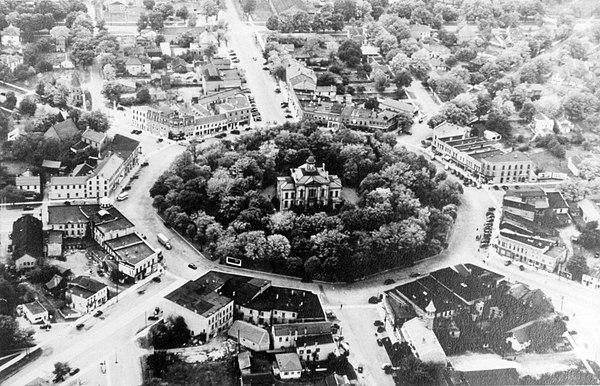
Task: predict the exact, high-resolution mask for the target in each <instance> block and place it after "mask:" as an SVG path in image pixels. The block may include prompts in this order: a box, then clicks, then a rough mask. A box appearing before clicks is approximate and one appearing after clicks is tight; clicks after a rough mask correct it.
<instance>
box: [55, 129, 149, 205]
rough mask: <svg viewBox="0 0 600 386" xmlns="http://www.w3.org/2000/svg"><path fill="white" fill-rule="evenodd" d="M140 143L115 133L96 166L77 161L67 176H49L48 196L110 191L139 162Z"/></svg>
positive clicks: (59, 197) (61, 197) (87, 195)
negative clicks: (92, 166) (76, 164)
mask: <svg viewBox="0 0 600 386" xmlns="http://www.w3.org/2000/svg"><path fill="white" fill-rule="evenodd" d="M141 151H142V149H141V148H140V143H139V142H138V141H136V140H134V139H131V138H129V137H126V136H123V135H120V134H117V135H115V136H114V138H113V139H112V142H110V143H109V144H108V145H107V146H106V147H105V148H104V151H103V152H102V153H100V159H99V160H98V164H97V166H96V167H94V168H91V167H90V166H89V165H87V164H81V165H78V166H77V167H76V168H75V169H74V170H73V172H72V173H71V175H70V176H54V177H52V178H51V179H50V194H49V198H50V199H51V200H64V199H81V198H101V197H108V196H110V195H111V194H112V192H113V191H114V190H115V188H116V187H117V186H118V184H119V183H120V181H121V180H122V179H123V178H124V177H125V176H126V175H127V173H129V171H130V170H131V169H133V168H134V167H135V166H136V165H137V164H138V163H139V155H140V153H141Z"/></svg>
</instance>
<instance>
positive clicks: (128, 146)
mask: <svg viewBox="0 0 600 386" xmlns="http://www.w3.org/2000/svg"><path fill="white" fill-rule="evenodd" d="M139 146H140V143H139V141H136V140H135V139H133V138H129V137H126V136H124V135H121V134H116V135H115V137H114V138H113V140H112V142H111V143H110V144H109V145H108V146H107V147H106V149H104V151H103V152H102V154H103V155H106V154H108V152H112V153H113V154H117V155H119V156H120V157H121V158H123V159H124V160H126V159H127V158H129V156H130V155H131V153H133V152H134V151H135V150H136V149H137V148H138V147H139Z"/></svg>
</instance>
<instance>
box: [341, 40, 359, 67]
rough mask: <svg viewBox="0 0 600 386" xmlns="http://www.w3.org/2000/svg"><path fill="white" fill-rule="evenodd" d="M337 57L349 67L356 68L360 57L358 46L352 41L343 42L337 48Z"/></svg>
mask: <svg viewBox="0 0 600 386" xmlns="http://www.w3.org/2000/svg"><path fill="white" fill-rule="evenodd" d="M338 57H339V58H340V60H342V61H343V62H345V63H346V65H347V66H349V67H356V66H357V65H358V64H359V63H360V61H361V57H362V50H361V48H360V45H359V44H358V43H357V42H355V41H354V40H350V39H347V40H344V42H342V44H340V47H339V48H338Z"/></svg>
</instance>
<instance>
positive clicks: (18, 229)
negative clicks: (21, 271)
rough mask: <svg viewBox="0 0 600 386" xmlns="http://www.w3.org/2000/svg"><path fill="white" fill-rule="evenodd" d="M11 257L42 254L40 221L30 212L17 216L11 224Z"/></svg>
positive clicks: (37, 256) (42, 242)
mask: <svg viewBox="0 0 600 386" xmlns="http://www.w3.org/2000/svg"><path fill="white" fill-rule="evenodd" d="M12 244H13V248H14V250H13V255H12V256H13V258H14V259H15V260H17V259H19V258H20V257H22V256H23V255H29V256H31V257H34V258H40V257H43V256H44V240H43V233H42V222H41V221H40V220H38V219H37V218H35V217H33V216H32V215H30V214H26V215H24V216H22V217H20V218H18V219H17V220H16V221H15V222H14V223H13V226H12Z"/></svg>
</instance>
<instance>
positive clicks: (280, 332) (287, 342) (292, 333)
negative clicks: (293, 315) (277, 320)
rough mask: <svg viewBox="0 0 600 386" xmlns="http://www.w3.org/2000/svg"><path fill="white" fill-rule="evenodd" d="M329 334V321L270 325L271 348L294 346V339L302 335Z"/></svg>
mask: <svg viewBox="0 0 600 386" xmlns="http://www.w3.org/2000/svg"><path fill="white" fill-rule="evenodd" d="M326 333H329V334H331V322H327V321H325V322H306V323H286V324H274V325H272V326H271V335H272V336H273V348H275V349H286V348H291V347H296V340H297V339H298V338H301V337H304V336H313V335H322V334H326Z"/></svg>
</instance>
